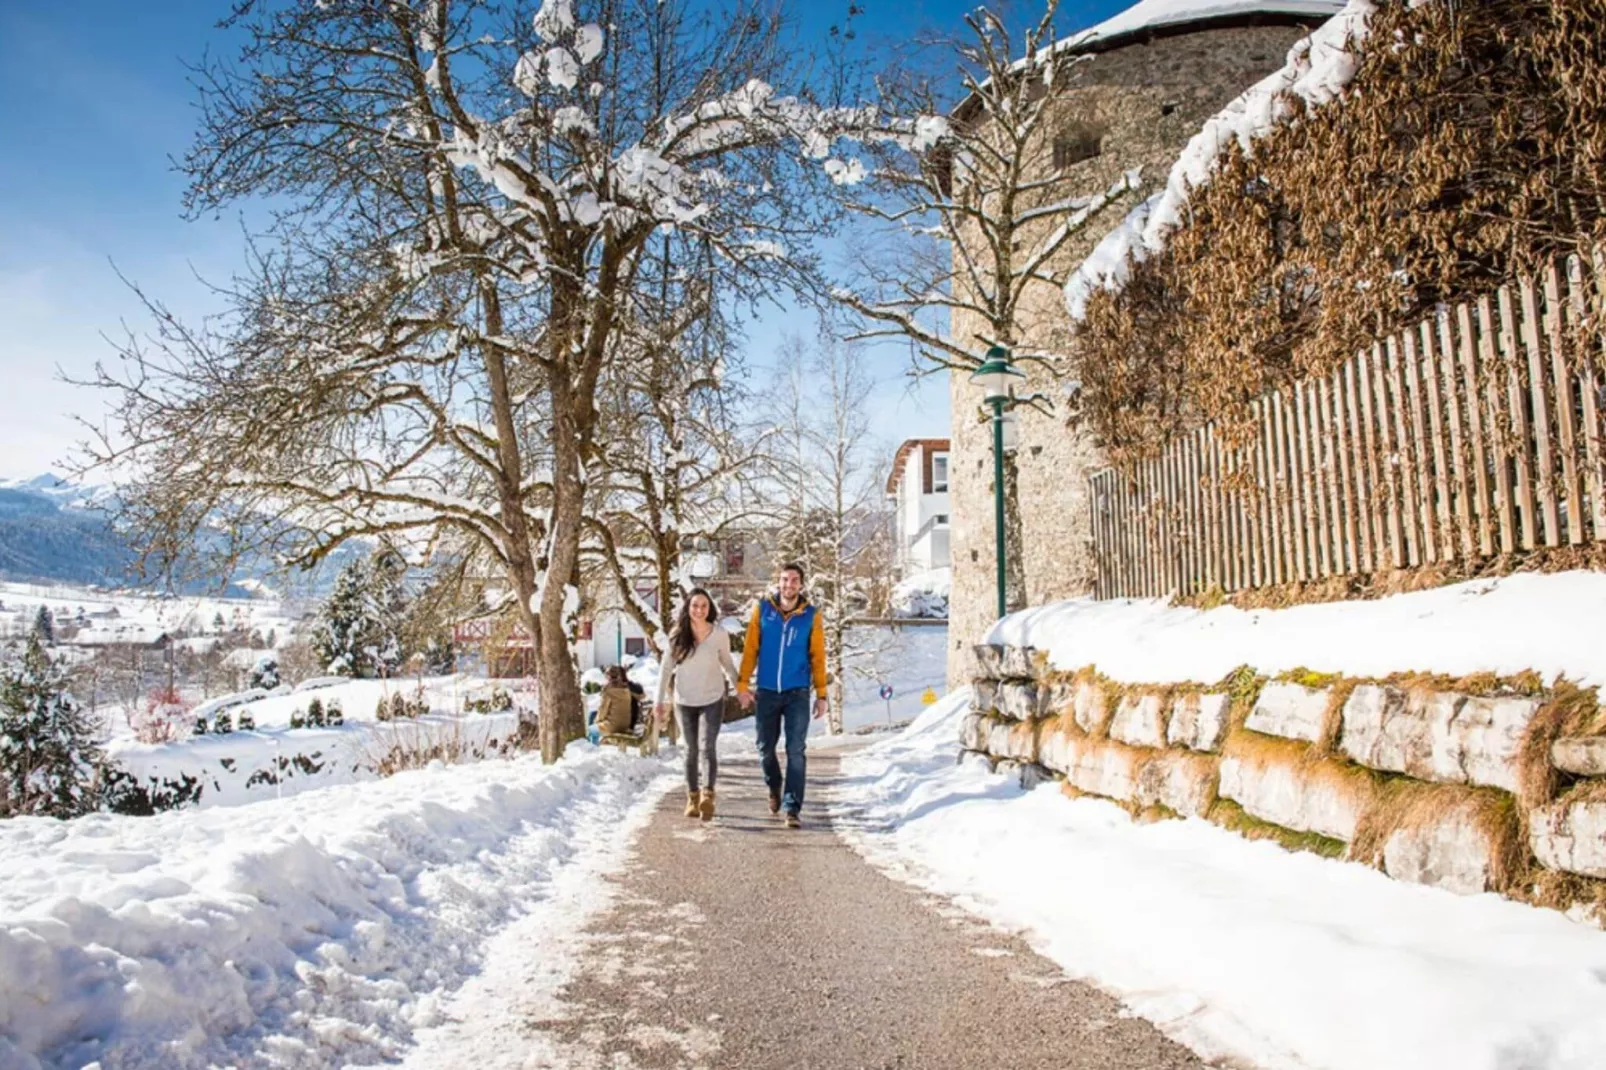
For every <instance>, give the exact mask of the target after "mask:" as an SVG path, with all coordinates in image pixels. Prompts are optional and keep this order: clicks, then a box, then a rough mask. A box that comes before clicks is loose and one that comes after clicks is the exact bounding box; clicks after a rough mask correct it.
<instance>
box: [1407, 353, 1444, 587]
mask: <svg viewBox="0 0 1606 1070" xmlns="http://www.w3.org/2000/svg"><path fill="white" fill-rule="evenodd" d="M1400 349H1401V357H1400V360H1401V365H1402V368H1403V370H1404V372H1405V393H1406V397H1407V398H1409V399H1410V400H1409V404H1410V408H1409V409H1408V410H1406V412H1405V413H1404V416H1405V420H1406V423H1407V424H1409V425H1410V428H1411V439H1410V441H1411V468H1410V473H1411V486H1412V487H1413V488H1414V493H1415V495H1416V514H1417V530H1418V531H1419V532H1420V539H1419V547H1420V553H1421V560H1422V562H1423V563H1425V564H1429V565H1431V564H1433V563H1434V562H1436V561H1437V560H1438V559H1439V547H1438V530H1437V527H1436V525H1435V524H1434V521H1433V490H1432V487H1433V479H1432V473H1430V472H1429V471H1428V445H1427V418H1426V417H1425V416H1424V414H1423V412H1422V385H1421V376H1420V375H1419V374H1418V373H1419V371H1420V369H1421V366H1422V355H1421V354H1420V353H1418V352H1417V351H1416V338H1415V336H1414V334H1413V333H1412V332H1411V331H1404V332H1402V333H1401V337H1400Z"/></svg>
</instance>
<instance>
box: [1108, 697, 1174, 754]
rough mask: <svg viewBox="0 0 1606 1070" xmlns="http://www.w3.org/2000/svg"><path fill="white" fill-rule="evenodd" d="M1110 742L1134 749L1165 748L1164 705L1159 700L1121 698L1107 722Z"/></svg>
mask: <svg viewBox="0 0 1606 1070" xmlns="http://www.w3.org/2000/svg"><path fill="white" fill-rule="evenodd" d="M1110 738H1111V739H1117V740H1120V741H1121V742H1122V743H1130V744H1131V745H1132V746H1134V747H1163V746H1165V703H1163V702H1162V701H1161V699H1160V696H1159V695H1126V696H1123V697H1122V699H1121V701H1120V704H1119V705H1117V706H1116V708H1115V716H1113V717H1112V718H1111V719H1110Z"/></svg>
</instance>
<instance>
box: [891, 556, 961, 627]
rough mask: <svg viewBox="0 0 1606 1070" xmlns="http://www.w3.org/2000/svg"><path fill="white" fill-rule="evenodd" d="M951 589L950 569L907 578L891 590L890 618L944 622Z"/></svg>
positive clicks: (931, 570)
mask: <svg viewBox="0 0 1606 1070" xmlns="http://www.w3.org/2000/svg"><path fill="white" fill-rule="evenodd" d="M953 585H954V574H953V569H951V568H946V567H945V568H934V569H930V570H928V571H925V572H916V573H914V574H912V575H910V576H906V577H904V578H903V579H901V580H899V581H898V583H897V584H896V585H895V586H894V587H893V588H892V612H893V615H894V616H899V617H940V618H943V619H946V618H947V616H948V597H949V592H950V591H951V590H952V589H953Z"/></svg>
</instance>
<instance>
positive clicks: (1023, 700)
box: [960, 646, 1606, 925]
mask: <svg viewBox="0 0 1606 1070" xmlns="http://www.w3.org/2000/svg"><path fill="white" fill-rule="evenodd" d="M970 660H971V661H972V663H973V665H974V671H975V677H974V679H973V682H972V686H973V691H972V703H971V709H970V711H969V713H968V714H967V715H966V717H965V719H964V721H963V723H962V727H961V730H960V745H961V748H962V749H963V750H966V751H973V752H977V753H979V754H982V755H984V756H986V758H987V760H989V761H991V762H993V763H994V764H995V768H997V769H1000V770H1003V771H1008V772H1011V773H1013V774H1015V775H1019V776H1021V777H1022V778H1023V782H1025V783H1037V782H1038V781H1040V780H1044V779H1055V780H1059V781H1061V782H1062V788H1063V790H1064V791H1065V792H1066V794H1069V795H1095V796H1100V797H1103V798H1107V799H1112V800H1114V801H1115V802H1117V803H1120V804H1121V805H1123V806H1125V807H1126V808H1127V809H1129V810H1130V811H1131V812H1133V813H1134V814H1136V815H1138V816H1140V817H1144V818H1148V819H1160V818H1175V817H1193V818H1203V819H1205V820H1209V821H1212V822H1214V823H1216V824H1219V825H1222V826H1224V827H1226V828H1229V829H1232V830H1234V831H1237V832H1240V833H1242V834H1244V835H1248V836H1251V837H1256V838H1271V839H1275V840H1278V841H1280V842H1282V843H1283V844H1284V845H1285V846H1288V847H1290V848H1294V849H1305V850H1312V851H1315V852H1317V853H1320V854H1323V855H1326V856H1328V857H1332V858H1342V859H1345V860H1348V861H1354V862H1361V863H1364V864H1367V865H1372V866H1376V867H1377V868H1378V869H1380V870H1382V871H1383V872H1384V873H1386V874H1388V875H1389V876H1391V877H1395V878H1397V879H1400V880H1407V881H1413V882H1416V883H1420V884H1428V885H1433V886H1435V887H1439V888H1444V889H1448V890H1450V891H1453V892H1458V893H1462V894H1469V895H1470V894H1477V893H1480V892H1486V891H1493V892H1498V893H1500V894H1502V895H1506V896H1509V897H1511V898H1514V899H1519V900H1523V901H1526V902H1531V903H1536V904H1540V905H1544V906H1552V907H1557V908H1559V909H1564V910H1567V911H1568V912H1569V913H1571V914H1572V915H1573V916H1575V917H1580V918H1583V919H1586V920H1589V921H1592V922H1594V923H1595V924H1597V925H1599V924H1602V923H1603V922H1606V712H1603V711H1602V708H1601V705H1600V698H1599V695H1598V693H1597V692H1595V691H1593V690H1591V691H1583V690H1579V689H1576V688H1573V687H1571V686H1570V685H1567V684H1565V683H1561V682H1558V683H1557V684H1556V685H1554V686H1552V687H1548V688H1547V687H1544V686H1542V685H1541V684H1540V682H1539V681H1538V680H1537V679H1535V678H1532V676H1531V674H1530V675H1529V676H1528V677H1527V678H1524V677H1516V678H1511V679H1495V678H1493V677H1472V678H1468V679H1465V680H1449V679H1443V678H1429V677H1422V678H1391V679H1388V680H1357V679H1350V678H1345V677H1337V676H1331V677H1321V676H1316V675H1314V674H1308V673H1295V674H1290V676H1289V677H1288V678H1282V679H1266V678H1264V677H1262V676H1259V675H1257V674H1256V673H1255V672H1254V671H1253V670H1251V669H1248V668H1244V669H1240V670H1238V671H1237V672H1236V673H1234V674H1233V675H1232V676H1231V677H1229V678H1228V679H1227V680H1225V681H1222V682H1221V683H1220V684H1218V685H1215V686H1208V687H1199V686H1192V685H1187V686H1143V685H1121V684H1116V683H1114V682H1112V681H1109V680H1107V679H1104V678H1103V677H1101V676H1099V675H1098V673H1097V671H1096V669H1094V668H1093V667H1088V668H1086V669H1082V670H1080V671H1078V672H1076V673H1066V672H1062V671H1058V670H1053V669H1050V668H1048V667H1047V664H1046V659H1045V658H1042V657H1039V656H1037V655H1036V654H1035V653H1034V652H1033V651H1030V650H1022V649H1017V648H1012V647H997V646H980V647H976V648H975V650H974V652H973V656H972V658H971V659H970Z"/></svg>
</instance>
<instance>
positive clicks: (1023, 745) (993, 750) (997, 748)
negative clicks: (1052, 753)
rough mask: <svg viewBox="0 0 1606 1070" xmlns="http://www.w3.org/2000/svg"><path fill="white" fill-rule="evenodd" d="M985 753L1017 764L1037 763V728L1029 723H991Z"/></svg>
mask: <svg viewBox="0 0 1606 1070" xmlns="http://www.w3.org/2000/svg"><path fill="white" fill-rule="evenodd" d="M986 750H987V753H988V754H991V755H992V756H993V757H994V758H1013V759H1014V760H1015V761H1017V762H1035V761H1037V726H1036V725H1034V724H1032V723H1031V722H1029V721H993V722H992V724H991V726H990V727H989V729H988V732H987V748H986Z"/></svg>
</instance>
